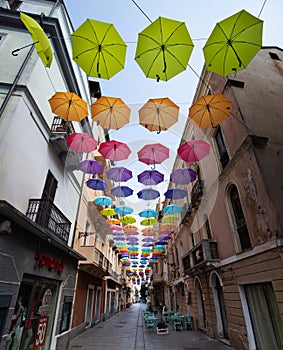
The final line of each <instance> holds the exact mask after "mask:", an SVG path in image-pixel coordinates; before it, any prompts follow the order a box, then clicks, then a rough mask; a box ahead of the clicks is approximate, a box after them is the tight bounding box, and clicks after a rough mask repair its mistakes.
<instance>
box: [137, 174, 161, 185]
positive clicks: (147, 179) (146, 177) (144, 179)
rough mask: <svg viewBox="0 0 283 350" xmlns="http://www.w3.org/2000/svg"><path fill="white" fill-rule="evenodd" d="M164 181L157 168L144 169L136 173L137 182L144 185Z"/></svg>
mask: <svg viewBox="0 0 283 350" xmlns="http://www.w3.org/2000/svg"><path fill="white" fill-rule="evenodd" d="M163 181H164V175H163V174H162V173H160V172H159V171H157V170H145V171H143V172H142V173H140V174H139V175H138V182H140V183H142V184H144V185H148V186H151V185H158V184H159V183H161V182H163Z"/></svg>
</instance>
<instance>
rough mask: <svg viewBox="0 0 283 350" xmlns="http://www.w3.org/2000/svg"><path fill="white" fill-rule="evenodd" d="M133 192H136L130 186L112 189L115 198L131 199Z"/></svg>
mask: <svg viewBox="0 0 283 350" xmlns="http://www.w3.org/2000/svg"><path fill="white" fill-rule="evenodd" d="M133 192H134V191H133V190H132V189H131V188H130V187H128V186H117V187H113V188H112V189H111V193H112V194H113V196H115V197H129V196H131V195H132V194H133Z"/></svg>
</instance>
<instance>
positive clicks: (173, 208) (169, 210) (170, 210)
mask: <svg viewBox="0 0 283 350" xmlns="http://www.w3.org/2000/svg"><path fill="white" fill-rule="evenodd" d="M182 210H183V209H182V207H180V205H177V204H168V205H166V207H164V208H163V213H165V214H179V213H181V212H182Z"/></svg>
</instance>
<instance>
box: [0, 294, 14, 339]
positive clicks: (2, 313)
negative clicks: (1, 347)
mask: <svg viewBox="0 0 283 350" xmlns="http://www.w3.org/2000/svg"><path fill="white" fill-rule="evenodd" d="M11 300H12V295H8V294H3V295H0V342H1V337H2V334H3V330H4V325H5V322H6V318H7V314H8V310H9V307H10V304H11Z"/></svg>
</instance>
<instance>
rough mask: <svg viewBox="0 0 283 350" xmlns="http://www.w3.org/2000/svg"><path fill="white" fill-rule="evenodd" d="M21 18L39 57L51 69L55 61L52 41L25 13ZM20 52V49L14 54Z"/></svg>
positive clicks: (21, 14)
mask: <svg viewBox="0 0 283 350" xmlns="http://www.w3.org/2000/svg"><path fill="white" fill-rule="evenodd" d="M20 18H21V20H22V22H23V24H24V25H25V26H26V28H27V30H28V31H29V33H30V35H31V37H32V39H33V45H34V46H35V49H36V52H37V54H38V56H39V57H40V58H41V60H42V62H43V64H44V65H45V67H50V66H51V63H52V59H53V53H52V48H51V45H50V41H49V39H48V37H47V35H46V34H45V33H44V30H43V29H42V28H41V26H40V25H39V24H38V23H37V22H36V21H35V20H34V19H33V18H32V17H30V16H28V15H26V14H24V13H23V12H21V13H20ZM19 50H20V49H18V50H15V51H13V52H16V51H19Z"/></svg>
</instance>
